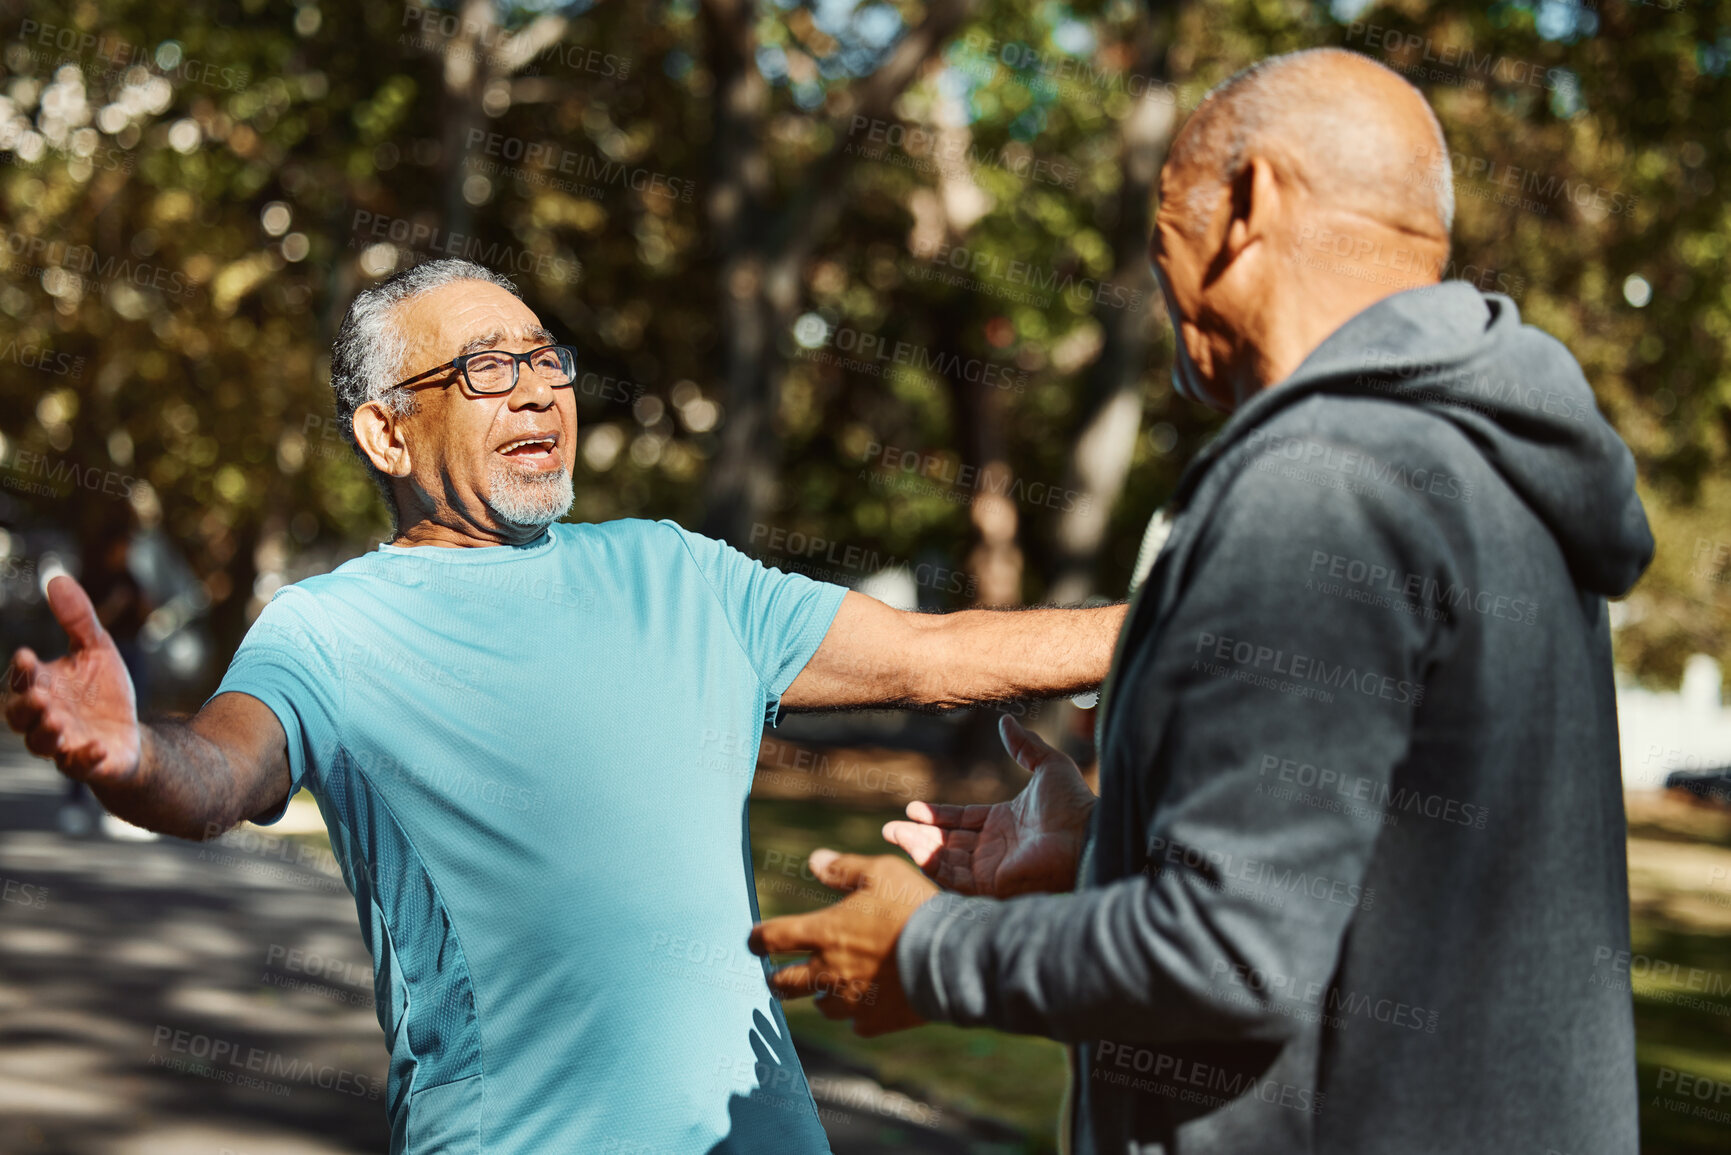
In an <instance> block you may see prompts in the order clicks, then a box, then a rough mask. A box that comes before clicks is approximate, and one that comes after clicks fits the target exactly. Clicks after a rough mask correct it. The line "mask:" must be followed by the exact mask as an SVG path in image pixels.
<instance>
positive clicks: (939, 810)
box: [884, 714, 1099, 898]
mask: <svg viewBox="0 0 1731 1155" xmlns="http://www.w3.org/2000/svg"><path fill="white" fill-rule="evenodd" d="M998 734H999V736H1000V737H1001V738H1003V741H1004V749H1006V750H1008V751H1009V752H1010V756H1011V757H1013V758H1014V759H1015V760H1016V762H1017V763H1018V764H1019V765H1020V766H1021V767H1022V769H1024V770H1028V771H1030V772H1032V773H1033V775H1034V780H1033V781H1032V782H1030V783H1028V784H1027V785H1026V786H1025V787H1023V788H1022V792H1021V793H1020V794H1018V795H1016V797H1015V798H1013V799H1011V800H1010V801H1008V802H999V803H995V804H993V805H991V806H937V805H932V804H929V803H925V802H910V803H908V817H909V818H910V819H912V821H911V822H890V823H887V824H886V825H885V826H884V838H886V839H887V840H889V841H890V842H893V843H895V844H896V845H897V846H899V847H901V848H902V849H903V850H905V851H907V852H908V854H909V855H910V856H911V857H912V858H913V860H914V861H915V862H917V863H919V865H920V869H921V870H923V871H925V872H926V874H927V875H928V876H930V877H931V878H932V879H933V880H935V881H936V882H937V884H938V885H939V886H942V887H944V888H945V889H946V890H953V891H956V892H958V893H960V894H979V895H985V896H987V897H989V898H1009V897H1011V896H1012V895H1017V894H1032V893H1036V892H1048V893H1051V892H1059V891H1065V890H1069V889H1070V888H1072V887H1073V886H1075V884H1076V864H1077V862H1078V861H1079V860H1080V858H1081V855H1082V844H1083V842H1084V841H1085V839H1086V838H1087V833H1088V816H1089V815H1091V814H1092V813H1093V812H1094V804H1095V803H1097V802H1098V801H1099V799H1098V798H1096V797H1095V795H1094V792H1093V791H1092V790H1090V789H1088V784H1087V783H1086V782H1084V781H1083V780H1082V774H1081V772H1080V771H1079V770H1077V769H1076V764H1075V763H1074V762H1072V761H1071V760H1070V759H1069V758H1068V757H1067V756H1065V755H1064V754H1062V753H1060V752H1059V751H1057V750H1054V749H1052V747H1050V746H1048V745H1047V744H1046V743H1045V742H1043V741H1041V740H1040V738H1039V737H1038V736H1036V735H1034V734H1031V733H1029V732H1028V731H1027V730H1025V729H1023V727H1022V725H1021V724H1020V723H1019V722H1017V721H1016V720H1015V719H1014V718H1011V717H1010V716H1009V715H1008V714H1006V715H1004V716H1003V717H1002V718H1001V719H1000V720H999V723H998Z"/></svg>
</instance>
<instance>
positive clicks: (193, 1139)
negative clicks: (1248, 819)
mask: <svg viewBox="0 0 1731 1155" xmlns="http://www.w3.org/2000/svg"><path fill="white" fill-rule="evenodd" d="M63 782H64V780H63V779H61V778H60V777H59V775H58V774H56V773H55V771H54V768H53V767H52V766H51V765H49V764H48V763H46V762H44V761H42V760H40V759H36V758H32V757H31V756H30V755H29V754H28V753H27V752H26V751H25V750H24V749H23V747H22V745H21V744H19V743H18V741H17V740H16V738H15V736H13V735H11V734H0V1151H4V1152H7V1153H8V1155H13V1153H18V1155H22V1153H26V1152H29V1153H44V1155H363V1153H365V1155H383V1153H384V1152H385V1151H386V1150H387V1149H388V1145H389V1144H388V1134H387V1131H386V1127H385V1114H384V1103H383V1096H384V1077H385V1061H386V1055H385V1049H384V1046H383V1042H382V1039H381V1036H380V1031H379V1026H378V1022H377V1021H376V1020H375V1018H374V1017H373V1011H372V967H371V963H370V961H369V959H368V956H367V952H366V948H365V947H364V946H363V945H362V942H361V938H360V934H359V931H358V929H357V928H356V925H355V913H354V905H353V900H352V898H351V897H350V895H349V893H348V890H347V889H346V888H345V887H344V885H343V883H342V881H341V878H340V877H339V876H338V875H337V873H336V869H335V864H334V862H332V861H331V860H330V859H329V858H328V855H327V854H320V853H308V852H306V851H304V850H302V849H301V848H300V844H299V843H296V842H294V841H293V840H291V839H287V838H282V837H279V836H277V835H276V834H275V833H274V832H271V833H267V832H265V831H262V830H257V829H255V828H245V829H243V830H242V831H241V832H237V833H236V834H232V835H229V836H227V837H226V838H225V839H224V840H222V841H219V842H217V843H210V844H202V845H201V844H194V843H187V842H180V841H176V840H172V839H160V840H157V841H135V840H121V839H114V838H109V837H104V836H102V835H100V834H97V835H93V836H91V837H86V838H71V837H68V836H66V835H64V834H62V833H60V832H59V830H58V829H57V828H56V824H55V814H56V812H57V810H58V808H59V806H60V803H61V798H62V794H63ZM273 830H274V828H273ZM799 1050H800V1056H801V1059H802V1061H803V1062H804V1064H805V1066H806V1070H807V1072H808V1074H809V1075H810V1077H811V1080H812V1083H813V1086H814V1088H817V1089H818V1096H817V1097H818V1100H819V1104H818V1105H819V1107H820V1109H821V1111H822V1113H823V1115H824V1120H825V1127H826V1128H827V1129H828V1131H829V1134H830V1139H831V1143H832V1145H833V1147H834V1150H835V1155H879V1153H888V1152H892V1151H901V1152H917V1153H931V1155H988V1153H1003V1152H1008V1151H1013V1150H1015V1149H1016V1148H1015V1147H1014V1146H1009V1145H1005V1144H1003V1143H1002V1137H1003V1135H1004V1132H1003V1131H1002V1130H1001V1129H998V1128H994V1127H991V1126H989V1125H986V1124H982V1123H980V1122H978V1121H975V1120H970V1119H968V1118H966V1117H965V1116H963V1115H961V1114H959V1113H955V1112H944V1113H943V1115H942V1117H941V1118H942V1123H943V1129H942V1130H938V1129H933V1128H929V1127H924V1126H920V1125H917V1124H916V1123H913V1122H910V1121H909V1116H910V1115H912V1116H913V1117H914V1118H921V1117H929V1116H926V1115H925V1114H924V1113H923V1112H920V1111H910V1110H909V1104H910V1101H909V1100H908V1099H906V1098H904V1097H902V1096H901V1095H899V1094H897V1093H895V1092H893V1091H886V1090H885V1089H884V1088H883V1087H881V1086H879V1085H878V1084H877V1083H876V1082H875V1081H874V1080H872V1079H871V1078H870V1077H868V1076H867V1074H866V1073H865V1072H863V1071H860V1070H858V1069H854V1068H850V1067H847V1066H845V1065H843V1064H842V1063H840V1062H838V1061H837V1060H836V1059H834V1058H833V1057H831V1056H829V1055H827V1054H824V1053H821V1052H817V1051H814V1050H812V1049H810V1048H806V1047H800V1048H799ZM994 1139H996V1140H998V1141H997V1142H994V1141H993V1140H994Z"/></svg>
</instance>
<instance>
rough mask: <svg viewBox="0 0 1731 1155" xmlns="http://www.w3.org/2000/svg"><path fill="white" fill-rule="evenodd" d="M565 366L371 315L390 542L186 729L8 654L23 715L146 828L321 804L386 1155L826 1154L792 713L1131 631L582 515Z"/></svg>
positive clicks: (263, 650)
mask: <svg viewBox="0 0 1731 1155" xmlns="http://www.w3.org/2000/svg"><path fill="white" fill-rule="evenodd" d="M575 377H576V363H575V354H574V353H573V352H572V351H571V350H570V349H568V348H566V347H564V346H560V345H557V344H556V343H555V342H554V338H553V336H552V335H551V334H550V333H548V332H547V330H546V329H545V328H544V327H543V326H542V325H541V322H540V321H539V319H538V318H537V317H536V316H535V314H534V313H533V312H532V311H530V309H529V308H528V307H527V306H526V305H525V304H524V303H523V301H522V300H520V299H519V298H518V296H517V294H516V290H515V288H514V287H513V286H512V285H511V283H510V282H509V281H508V280H506V279H505V278H504V277H502V276H500V275H499V274H497V273H494V272H492V271H491V270H488V269H486V268H483V267H481V266H479V265H475V264H472V263H469V262H466V261H457V260H441V261H433V262H428V263H426V264H422V265H418V266H416V267H414V268H412V269H410V270H407V271H405V272H403V273H400V274H398V275H396V276H394V277H392V278H390V279H389V280H387V281H385V282H383V283H381V284H379V285H377V286H375V287H373V288H370V289H368V290H366V291H364V292H362V293H361V294H359V295H358V296H357V297H356V299H355V300H354V302H353V303H352V305H351V306H350V308H349V311H348V315H347V317H346V318H345V320H344V322H343V325H342V328H341V330H340V331H339V333H338V336H337V340H336V343H335V346H334V348H333V350H332V388H333V391H334V393H335V402H336V411H337V415H338V420H339V421H340V422H341V424H342V425H343V427H344V429H345V430H346V431H347V432H348V433H349V436H350V440H351V443H352V444H353V445H354V447H355V450H356V452H357V454H359V455H360V458H361V460H362V462H363V463H364V464H365V466H366V467H367V469H368V470H369V471H370V472H371V473H372V476H373V478H374V480H375V481H376V482H377V483H378V486H379V489H380V492H381V494H382V495H383V496H384V498H385V499H386V502H387V504H388V506H389V508H390V510H391V513H392V516H393V523H394V526H395V533H394V536H393V538H392V540H391V541H389V542H388V543H386V544H383V545H380V546H379V547H378V548H377V549H375V550H374V551H372V552H371V553H369V554H367V555H364V556H362V557H358V558H355V559H352V560H350V561H348V562H346V563H344V564H343V565H342V566H340V567H338V568H337V569H336V570H335V571H334V572H332V573H329V574H323V575H320V576H317V577H312V578H308V579H307V580H305V581H302V582H299V583H296V584H294V585H289V586H285V587H283V588H282V589H280V590H278V591H277V592H276V594H275V595H274V596H273V597H272V599H271V601H270V602H269V604H268V605H266V607H265V608H264V611H263V612H262V613H261V614H260V616H259V618H258V620H257V621H256V622H255V623H254V624H253V626H252V627H251V629H250V630H249V631H248V633H247V636H246V638H245V640H244V641H243V643H242V645H241V647H240V649H239V650H238V652H237V653H236V654H235V656H234V659H233V661H232V662H231V663H230V665H229V668H228V671H227V674H226V675H225V677H224V678H223V681H222V684H221V685H220V686H219V687H218V689H217V692H216V693H215V694H214V695H213V696H212V697H211V698H210V699H209V701H207V702H206V703H205V705H204V707H203V708H202V709H201V710H200V711H199V712H198V714H197V715H195V716H194V717H191V718H184V719H158V720H153V721H151V722H150V723H149V724H144V725H141V724H140V723H139V721H138V718H137V713H136V710H135V708H134V703H133V698H132V693H131V686H130V684H129V683H128V681H127V677H126V671H125V666H124V663H123V660H122V658H121V655H120V652H119V651H118V649H117V648H116V643H115V641H114V639H113V637H112V636H111V635H110V634H109V633H108V631H106V630H105V629H103V627H102V625H101V624H100V622H99V620H98V615H97V614H96V613H95V611H94V610H93V607H92V604H91V598H90V597H89V596H87V594H86V593H85V591H84V590H82V589H81V588H80V587H79V585H78V583H76V582H74V581H73V580H72V579H70V578H67V577H59V578H56V579H54V580H53V581H52V582H50V583H49V586H48V596H49V602H50V605H51V608H52V610H53V612H54V615H55V617H56V618H57V619H58V620H59V621H60V623H61V624H62V626H63V627H64V628H65V630H66V632H67V635H68V637H69V638H70V641H71V653H70V654H69V655H68V656H67V657H65V658H62V659H60V660H58V661H54V662H47V663H44V662H42V661H41V660H40V659H39V658H37V656H36V655H35V654H33V653H31V652H30V651H29V650H27V649H25V650H20V651H18V653H17V654H16V655H14V657H13V663H12V671H11V677H10V678H9V680H8V686H9V687H10V688H11V692H10V693H9V696H8V700H7V702H6V708H5V712H6V720H7V722H8V724H9V725H11V726H12V727H13V728H14V729H16V730H18V731H20V732H22V733H24V734H25V735H26V742H27V745H28V746H29V748H30V749H31V750H32V751H33V752H35V753H37V754H39V755H43V756H47V757H52V758H53V759H54V761H55V763H56V765H58V766H59V767H60V769H61V770H62V771H63V772H64V773H66V774H67V775H68V776H69V777H72V778H74V779H77V780H80V781H83V782H85V783H87V784H88V785H89V786H90V788H91V789H92V790H93V791H94V792H95V794H96V796H97V797H98V798H99V799H101V801H102V803H103V804H104V805H105V806H106V807H108V809H109V810H111V811H113V812H114V813H116V814H118V815H120V816H122V817H123V818H125V819H127V820H128V821H131V822H134V823H137V824H139V825H141V826H145V827H147V828H150V829H153V830H159V831H163V832H165V833H169V834H174V835H177V836H180V837H184V838H197V839H202V838H210V837H214V836H215V835H217V834H220V833H221V832H222V831H224V830H227V829H228V828H230V827H231V826H233V825H234V824H235V823H237V822H239V821H241V820H243V819H251V820H252V821H254V822H258V823H261V824H270V823H273V822H276V821H277V820H278V819H280V818H281V817H282V815H283V814H284V812H285V811H286V809H287V807H288V804H289V801H290V799H291V798H292V797H293V796H294V795H295V793H296V792H297V791H298V790H300V789H301V788H303V787H304V788H306V789H307V790H309V791H310V792H311V793H312V795H313V796H314V798H315V799H317V801H318V804H319V807H320V810H321V811H322V813H323V815H324V818H325V822H326V825H327V828H328V829H329V832H330V837H331V848H332V851H333V853H334V854H335V855H336V858H337V860H338V862H339V863H340V864H341V867H342V870H343V875H344V878H345V880H346V881H347V882H348V884H349V886H350V888H351V889H352V891H353V892H354V896H355V906H356V911H357V913H358V915H359V917H360V925H361V932H362V937H363V938H364V940H365V942H366V945H367V948H368V950H369V951H371V953H372V957H373V965H374V970H375V976H376V980H375V989H376V991H377V995H378V1004H377V1012H378V1018H379V1024H380V1026H381V1027H383V1028H384V1031H385V1038H386V1040H387V1045H388V1046H389V1048H390V1053H391V1059H390V1068H389V1079H388V1084H387V1090H386V1096H387V1103H386V1106H387V1111H388V1112H389V1116H390V1122H391V1132H392V1142H391V1150H392V1152H394V1153H398V1152H410V1153H419V1152H429V1153H430V1152H434V1151H438V1152H443V1153H445V1155H470V1153H473V1155H480V1153H481V1152H486V1153H488V1155H546V1153H549V1152H579V1151H581V1152H590V1151H610V1150H611V1151H633V1152H636V1151H644V1152H647V1151H655V1152H678V1153H680V1155H685V1153H691V1155H704V1153H706V1152H711V1151H714V1152H737V1153H739V1155H758V1153H760V1152H766V1151H775V1152H787V1153H800V1155H805V1153H810V1152H824V1151H828V1150H829V1145H828V1142H827V1141H826V1139H825V1136H824V1132H823V1129H822V1127H821V1126H820V1124H819V1120H818V1117H817V1111H816V1107H815V1105H814V1104H813V1102H812V1099H811V1094H810V1090H809V1089H808V1087H807V1085H806V1081H805V1077H804V1075H803V1073H802V1071H801V1069H800V1065H799V1059H798V1056H797V1055H796V1054H795V1053H794V1050H793V1047H792V1044H791V1041H790V1040H789V1038H788V1031H787V1023H786V1020H785V1019H784V1018H783V1016H782V1013H781V1009H780V1005H779V1004H778V1003H777V1002H776V1000H775V999H773V998H772V997H771V996H770V993H769V989H768V986H767V984H766V982H765V967H764V965H763V963H762V962H761V961H760V960H758V959H756V958H755V957H753V956H752V955H751V954H750V953H749V952H748V951H747V950H746V949H745V936H746V932H747V931H748V930H749V928H750V926H751V925H752V922H753V920H754V919H755V918H756V917H757V897H756V891H755V887H754V877H753V871H752V863H751V848H750V838H749V830H748V826H747V823H746V797H747V791H748V789H749V787H750V784H751V778H752V773H753V771H754V769H755V767H756V765H757V757H758V747H759V741H760V738H761V736H762V732H763V727H764V726H765V724H766V723H773V722H774V721H775V720H776V719H777V718H778V717H779V714H780V711H782V710H816V709H841V708H851V707H865V706H892V707H893V706H913V707H929V708H938V707H952V706H962V705H968V704H972V703H987V702H1001V701H1006V700H1012V699H1023V698H1035V697H1056V696H1060V695H1071V694H1075V693H1078V692H1081V691H1084V690H1086V689H1088V688H1089V687H1092V686H1095V685H1098V684H1099V682H1100V681H1101V680H1102V679H1103V678H1104V677H1105V673H1106V670H1107V668H1108V665H1109V663H1110V658H1111V650H1112V645H1113V642H1114V639H1115V638H1116V636H1117V633H1118V629H1119V626H1120V625H1121V624H1122V621H1123V616H1124V607H1123V606H1122V605H1119V606H1110V607H1101V608H1097V609H1077V610H1058V609H1036V610H1027V611H1023V612H1015V613H1003V612H993V611H984V610H981V611H964V612H960V613H954V614H920V613H904V612H901V611H898V610H894V609H891V608H890V607H888V606H886V605H884V604H883V603H882V602H879V601H876V600H874V599H872V598H869V597H866V596H864V595H862V594H859V593H857V592H854V591H851V590H847V589H845V588H844V587H841V586H837V585H830V584H825V583H820V582H815V581H812V580H811V579H809V578H807V577H805V576H803V575H800V574H793V573H786V574H784V573H781V572H780V571H779V570H775V569H769V568H766V567H764V566H762V565H761V564H759V563H758V562H756V561H754V560H752V559H751V558H749V557H747V556H746V555H745V554H743V553H741V552H739V551H738V550H735V549H733V548H731V547H730V546H728V545H726V544H724V543H722V542H719V541H714V540H711V539H709V538H706V537H703V536H701V535H698V534H694V533H690V532H688V531H686V530H685V529H682V528H681V527H680V526H678V525H677V524H675V523H674V522H672V521H660V522H652V521H646V520H640V519H620V520H615V521H609V522H604V523H600V524H568V523H560V522H559V518H561V517H562V516H564V514H565V513H566V511H567V510H568V509H569V508H570V506H571V503H572V500H573V490H572V482H571V472H570V470H571V463H572V461H573V459H574V457H575V453H576V449H577V415H576V405H575V402H574V399H573V389H572V388H571V386H572V385H573V383H574V380H575Z"/></svg>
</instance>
